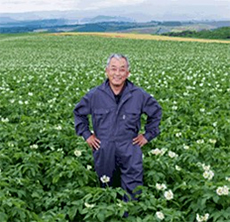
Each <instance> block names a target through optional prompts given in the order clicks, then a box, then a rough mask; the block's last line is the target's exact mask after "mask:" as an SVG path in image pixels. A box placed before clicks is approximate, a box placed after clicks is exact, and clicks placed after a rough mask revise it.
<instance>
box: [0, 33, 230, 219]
mask: <svg viewBox="0 0 230 222" xmlns="http://www.w3.org/2000/svg"><path fill="white" fill-rule="evenodd" d="M112 53H122V54H125V55H127V56H128V58H129V60H130V64H131V70H130V72H131V75H130V77H129V79H130V80H131V81H133V82H134V83H135V85H137V86H140V87H142V88H143V89H145V90H146V91H147V92H149V93H150V94H152V95H153V96H154V97H155V98H156V99H157V101H158V102H159V104H160V105H161V107H162V110H163V117H162V121H161V125H160V129H161V134H160V135H159V136H158V137H157V138H156V139H154V140H153V141H151V142H150V143H149V144H147V145H145V146H144V147H142V151H143V162H144V186H143V187H139V188H138V189H141V190H142V193H141V194H140V196H139V201H129V202H127V203H125V202H123V201H122V200H121V198H120V196H122V195H124V193H125V192H124V191H123V190H122V189H121V188H111V187H107V188H105V189H102V188H100V183H99V180H98V178H97V175H96V173H95V171H94V165H93V157H92V151H91V149H90V148H89V147H88V146H87V144H86V143H85V141H84V140H83V138H80V137H78V136H76V135H75V131H74V120H73V109H74V107H75V105H76V103H77V102H78V101H79V100H80V98H81V97H82V96H83V95H85V93H86V92H88V90H89V89H91V88H93V87H95V86H97V85H99V84H101V83H102V82H103V81H104V80H105V66H106V62H107V58H108V57H109V56H110V54H112ZM0 93H1V96H0V221H1V222H55V221H60V222H83V221H86V222H104V221H105V222H115V221H130V222H159V221H165V222H196V221H197V222H201V221H209V222H229V221H230V190H229V189H230V44H227V43H226V44H225V43H205V42H186V41H183V42H182V41H161V40H141V39H139V40H138V39H123V38H109V37H100V36H83V35H82V36H68V35H55V36H52V35H46V34H21V35H0ZM145 120H146V118H145V116H142V123H143V124H142V131H143V130H144V123H145ZM124 212H128V213H129V216H128V217H127V218H123V214H124Z"/></svg>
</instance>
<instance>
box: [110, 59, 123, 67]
mask: <svg viewBox="0 0 230 222" xmlns="http://www.w3.org/2000/svg"><path fill="white" fill-rule="evenodd" d="M110 65H111V66H117V65H119V66H126V65H127V61H126V60H125V59H124V58H120V59H117V58H112V59H111V61H110Z"/></svg>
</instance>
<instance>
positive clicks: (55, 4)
mask: <svg viewBox="0 0 230 222" xmlns="http://www.w3.org/2000/svg"><path fill="white" fill-rule="evenodd" d="M144 1H145V0H132V1H130V0H116V1H114V0H96V1H92V0H65V1H59V0H52V1H51V0H13V1H6V0H5V1H1V2H0V11H1V12H4V11H5V12H24V11H47V10H61V11H62V10H88V9H100V8H109V7H116V6H124V7H125V6H128V5H136V4H140V3H143V2H144Z"/></svg>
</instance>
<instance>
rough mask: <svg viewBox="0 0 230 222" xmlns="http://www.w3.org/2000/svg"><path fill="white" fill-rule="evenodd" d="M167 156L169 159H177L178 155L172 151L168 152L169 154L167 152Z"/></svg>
mask: <svg viewBox="0 0 230 222" xmlns="http://www.w3.org/2000/svg"><path fill="white" fill-rule="evenodd" d="M168 155H169V157H171V158H175V157H178V155H177V154H176V153H174V152H172V151H169V152H168Z"/></svg>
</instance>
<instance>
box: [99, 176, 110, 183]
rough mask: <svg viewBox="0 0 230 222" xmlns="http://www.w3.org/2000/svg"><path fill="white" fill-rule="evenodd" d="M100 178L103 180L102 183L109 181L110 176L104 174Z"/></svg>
mask: <svg viewBox="0 0 230 222" xmlns="http://www.w3.org/2000/svg"><path fill="white" fill-rule="evenodd" d="M100 180H101V182H102V183H109V181H110V178H109V177H107V176H106V175H104V176H102V177H101V178H100Z"/></svg>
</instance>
